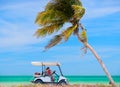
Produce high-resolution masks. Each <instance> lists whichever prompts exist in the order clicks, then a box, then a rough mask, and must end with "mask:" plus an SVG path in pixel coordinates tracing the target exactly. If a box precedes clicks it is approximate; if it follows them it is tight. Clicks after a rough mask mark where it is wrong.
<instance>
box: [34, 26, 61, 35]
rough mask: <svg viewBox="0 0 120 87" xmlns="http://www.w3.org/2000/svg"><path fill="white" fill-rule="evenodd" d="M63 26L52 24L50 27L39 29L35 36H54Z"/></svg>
mask: <svg viewBox="0 0 120 87" xmlns="http://www.w3.org/2000/svg"><path fill="white" fill-rule="evenodd" d="M62 26H63V24H52V25H49V26H44V27H42V28H41V29H38V30H37V31H36V32H35V34H34V35H35V36H37V37H44V36H46V35H50V34H52V33H53V32H54V31H58V30H59V29H60V28H61V27H62Z"/></svg>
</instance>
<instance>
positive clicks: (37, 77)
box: [31, 62, 68, 85]
mask: <svg viewBox="0 0 120 87" xmlns="http://www.w3.org/2000/svg"><path fill="white" fill-rule="evenodd" d="M32 65H34V66H42V72H41V73H39V72H36V73H35V74H34V80H33V81H31V82H32V83H40V84H60V85H62V84H68V81H67V79H66V78H65V77H64V76H63V74H62V71H61V68H60V63H58V62H32ZM46 66H47V67H48V66H49V67H50V66H57V67H58V69H59V71H60V75H58V74H57V73H56V71H53V72H52V76H47V75H45V69H46ZM54 75H55V76H54ZM52 78H54V80H53V79H52Z"/></svg>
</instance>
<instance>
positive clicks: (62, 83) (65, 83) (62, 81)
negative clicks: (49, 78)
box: [58, 79, 67, 85]
mask: <svg viewBox="0 0 120 87" xmlns="http://www.w3.org/2000/svg"><path fill="white" fill-rule="evenodd" d="M58 85H67V82H66V81H65V80H64V79H63V80H60V81H59V82H58Z"/></svg>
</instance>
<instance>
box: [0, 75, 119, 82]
mask: <svg viewBox="0 0 120 87" xmlns="http://www.w3.org/2000/svg"><path fill="white" fill-rule="evenodd" d="M65 77H66V78H67V79H68V81H69V82H70V83H93V84H102V83H103V84H108V83H109V80H108V79H107V77H106V76H65ZM112 77H113V79H114V81H115V83H117V84H120V76H112ZM31 80H33V76H0V83H30V81H31Z"/></svg>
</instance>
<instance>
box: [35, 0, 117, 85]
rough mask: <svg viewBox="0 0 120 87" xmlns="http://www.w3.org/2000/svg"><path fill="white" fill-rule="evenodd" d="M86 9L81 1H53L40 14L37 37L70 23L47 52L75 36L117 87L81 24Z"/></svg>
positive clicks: (53, 31) (54, 39)
mask: <svg viewBox="0 0 120 87" xmlns="http://www.w3.org/2000/svg"><path fill="white" fill-rule="evenodd" d="M84 13H85V9H84V8H83V6H82V3H81V2H80V1H79V0H51V1H50V2H49V3H48V4H47V5H46V7H45V10H44V11H42V12H40V13H38V15H37V17H36V21H35V23H36V24H38V25H39V26H40V28H39V29H38V30H37V31H36V32H35V34H34V35H35V36H37V37H45V36H48V35H51V34H53V33H55V32H59V30H60V29H61V28H62V27H63V25H64V24H65V23H70V24H71V26H69V27H68V28H67V29H65V30H62V32H60V33H59V34H56V35H55V36H54V37H53V39H51V40H50V42H49V43H48V44H47V45H46V46H45V50H47V49H49V48H51V47H53V46H55V45H57V44H59V43H61V42H62V41H67V40H68V39H69V37H70V36H71V35H72V34H74V35H75V36H77V38H78V40H79V41H80V42H81V43H83V45H84V51H85V52H86V50H87V49H89V50H90V51H91V52H92V53H93V55H94V56H95V58H96V59H97V60H98V62H99V63H100V65H101V67H102V68H103V70H104V72H105V73H106V75H107V77H108V79H109V80H110V82H111V84H112V86H113V87H116V85H115V83H114V81H113V79H112V77H111V75H110V74H109V72H108V70H107V68H106V67H105V65H104V63H103V62H102V60H101V59H100V57H99V56H98V54H97V53H96V52H95V50H94V49H93V48H92V47H91V46H90V45H89V44H88V41H87V35H86V30H85V28H84V27H83V25H82V24H81V23H80V19H81V18H82V17H83V15H84Z"/></svg>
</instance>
